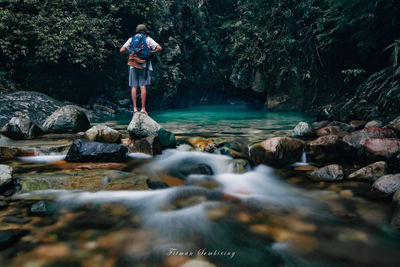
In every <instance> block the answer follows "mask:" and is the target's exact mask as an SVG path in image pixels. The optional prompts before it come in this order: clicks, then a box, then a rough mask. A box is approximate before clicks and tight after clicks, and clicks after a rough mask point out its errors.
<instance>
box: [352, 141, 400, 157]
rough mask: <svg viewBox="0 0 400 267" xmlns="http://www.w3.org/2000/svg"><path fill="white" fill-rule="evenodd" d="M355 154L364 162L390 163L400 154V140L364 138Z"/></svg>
mask: <svg viewBox="0 0 400 267" xmlns="http://www.w3.org/2000/svg"><path fill="white" fill-rule="evenodd" d="M357 152H358V155H359V157H360V159H361V160H362V161H365V162H373V161H378V160H385V161H391V160H392V158H395V157H396V156H397V155H398V154H400V139H395V138H366V139H363V140H362V141H361V142H360V144H359V147H358V151H357Z"/></svg>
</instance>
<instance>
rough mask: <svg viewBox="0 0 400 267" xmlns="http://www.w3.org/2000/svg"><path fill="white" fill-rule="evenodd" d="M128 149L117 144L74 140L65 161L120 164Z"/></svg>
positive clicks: (124, 158)
mask: <svg viewBox="0 0 400 267" xmlns="http://www.w3.org/2000/svg"><path fill="white" fill-rule="evenodd" d="M127 153H128V148H127V147H125V146H123V145H118V144H108V143H100V142H89V141H86V140H83V139H78V140H75V141H74V142H73V143H72V145H71V147H70V149H69V150H68V153H67V156H66V158H65V159H66V160H67V161H71V162H90V161H103V162H122V161H125V160H126V158H127Z"/></svg>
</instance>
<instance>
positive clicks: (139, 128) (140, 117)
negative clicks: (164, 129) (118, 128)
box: [128, 112, 161, 139]
mask: <svg viewBox="0 0 400 267" xmlns="http://www.w3.org/2000/svg"><path fill="white" fill-rule="evenodd" d="M160 129H161V126H160V125H159V124H158V123H157V122H156V121H154V120H153V119H152V118H150V117H149V116H148V115H146V114H144V113H141V112H135V113H134V114H133V117H132V120H131V122H130V123H129V126H128V132H129V137H130V138H131V139H140V138H146V137H149V136H151V135H158V134H157V132H158V131H159V130H160Z"/></svg>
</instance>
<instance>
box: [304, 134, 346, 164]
mask: <svg viewBox="0 0 400 267" xmlns="http://www.w3.org/2000/svg"><path fill="white" fill-rule="evenodd" d="M341 141H342V140H341V137H339V136H337V135H325V136H321V137H319V138H317V139H316V140H313V141H310V142H307V143H306V145H305V151H306V153H307V156H309V157H310V159H311V160H312V161H313V162H329V161H333V160H335V159H336V160H338V159H341V158H342V157H343V155H342V153H341V144H342V143H341Z"/></svg>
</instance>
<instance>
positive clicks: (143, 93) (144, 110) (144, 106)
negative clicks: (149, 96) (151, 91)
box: [140, 85, 147, 114]
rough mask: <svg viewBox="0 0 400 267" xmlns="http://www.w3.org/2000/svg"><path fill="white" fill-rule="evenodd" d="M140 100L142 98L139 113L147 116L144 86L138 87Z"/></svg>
mask: <svg viewBox="0 0 400 267" xmlns="http://www.w3.org/2000/svg"><path fill="white" fill-rule="evenodd" d="M140 98H142V109H141V111H140V112H143V113H145V114H147V111H146V85H143V86H140Z"/></svg>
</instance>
